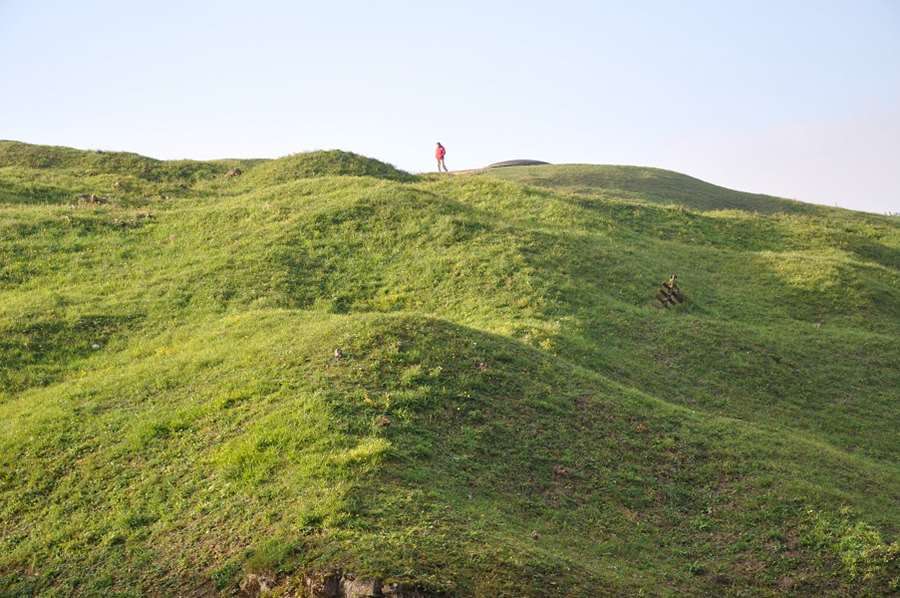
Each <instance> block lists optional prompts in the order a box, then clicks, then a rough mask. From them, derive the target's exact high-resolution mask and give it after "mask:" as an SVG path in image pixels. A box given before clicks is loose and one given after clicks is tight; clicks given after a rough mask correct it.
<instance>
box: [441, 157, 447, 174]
mask: <svg viewBox="0 0 900 598" xmlns="http://www.w3.org/2000/svg"><path fill="white" fill-rule="evenodd" d="M440 166H443V167H444V172H447V163H446V162H444V159H443V158H441V163H440Z"/></svg>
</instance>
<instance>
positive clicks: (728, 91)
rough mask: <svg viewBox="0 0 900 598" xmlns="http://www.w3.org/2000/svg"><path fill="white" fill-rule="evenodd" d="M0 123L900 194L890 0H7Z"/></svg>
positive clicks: (183, 145)
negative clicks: (605, 166) (603, 166)
mask: <svg viewBox="0 0 900 598" xmlns="http://www.w3.org/2000/svg"><path fill="white" fill-rule="evenodd" d="M0 56H2V61H0V82H2V93H0V138H5V139H18V140H22V141H28V142H32V143H48V144H58V145H70V146H75V147H81V148H99V149H110V150H114V149H115V150H130V151H136V152H139V153H143V154H147V155H151V156H154V157H159V158H184V157H186V158H198V159H201V158H216V157H276V156H280V155H284V154H287V153H292V152H296V151H302V150H310V149H323V148H343V149H349V150H353V151H356V152H360V153H364V154H367V155H371V156H375V157H377V158H380V159H383V160H386V161H389V162H392V163H394V164H396V165H397V166H400V167H401V168H405V169H408V170H411V171H423V170H427V169H431V168H433V165H432V149H433V145H434V142H435V141H437V140H440V141H442V142H443V143H444V144H445V145H446V146H447V150H448V152H447V163H448V165H449V166H450V168H451V169H458V168H472V167H478V166H482V165H485V164H487V163H489V162H494V161H497V160H504V159H510V158H518V157H529V158H539V159H543V160H548V161H551V162H557V163H561V162H589V163H616V164H640V165H650V166H658V167H662V168H670V169H673V170H677V171H681V172H685V173H687V174H691V175H694V176H697V177H700V178H703V179H705V180H708V181H711V182H715V183H718V184H722V185H725V186H729V187H733V188H739V189H744V190H749V191H757V192H763V193H771V194H775V195H782V196H787V197H794V198H797V199H802V200H805V201H813V202H817V203H825V204H829V205H834V204H838V205H842V206H845V207H851V208H856V209H863V210H868V211H877V212H885V211H900V0H869V1H862V0H860V1H846V2H828V1H824V0H823V1H816V2H775V1H773V2H761V1H754V2H727V1H724V0H717V1H709V2H701V1H693V2H692V1H686V2H674V1H672V2H599V1H593V2H591V1H583V2H576V1H566V0H559V1H555V2H530V1H524V0H519V1H516V2H512V1H510V2H467V1H457V2H436V1H432V2H423V1H405V2H404V1H390V0H384V1H379V2H374V1H372V2H362V1H345V2H322V1H314V2H313V1H310V2H304V1H295V2H288V1H284V2H274V1H271V2H270V1H266V0H257V1H256V2H240V3H238V2H233V3H231V2H223V1H215V2H212V1H209V2H202V1H194V2H188V1H184V2H174V1H173V2H167V1H164V0H157V1H154V2H126V1H121V0H120V1H106V2H101V1H92V0H84V1H81V2H54V1H40V2H38V1H26V0H0Z"/></svg>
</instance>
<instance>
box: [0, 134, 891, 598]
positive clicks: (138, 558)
mask: <svg viewBox="0 0 900 598" xmlns="http://www.w3.org/2000/svg"><path fill="white" fill-rule="evenodd" d="M4 144H5V145H0V202H2V204H0V548H2V550H0V594H3V595H48V596H53V595H58V596H64V595H65V596H68V595H86V596H87V595H97V594H100V593H102V594H104V595H122V596H132V595H134V596H137V595H159V596H168V595H173V594H179V595H198V596H200V595H215V594H217V593H219V592H221V593H224V594H229V593H231V592H232V591H233V590H235V589H236V588H237V586H238V583H239V582H240V580H241V579H242V578H243V577H244V576H245V575H246V574H248V573H262V574H265V575H268V576H271V577H273V578H274V579H275V580H276V581H277V584H278V586H277V587H278V591H280V592H282V593H286V594H291V593H294V592H296V591H299V588H300V587H301V586H302V585H303V580H304V578H305V577H308V576H312V577H315V576H317V575H319V576H320V575H323V574H325V573H327V572H329V571H332V570H336V569H340V570H342V571H346V572H350V573H352V574H355V575H357V576H360V577H367V578H371V579H379V580H383V581H385V582H386V583H389V582H404V583H409V584H412V585H414V586H417V587H419V588H421V589H422V590H424V591H427V592H428V593H429V594H433V595H438V594H441V593H443V594H445V595H454V596H456V595H462V596H466V595H477V596H545V595H566V596H586V595H622V594H639V593H641V592H643V593H646V594H651V595H676V594H685V593H686V594H693V595H710V594H721V593H723V592H724V593H729V594H746V595H749V594H752V595H758V594H764V595H765V594H770V595H774V594H782V593H784V592H792V593H796V594H805V595H822V594H832V595H841V594H859V593H871V594H879V593H883V592H886V591H890V589H891V588H892V587H893V588H894V589H896V586H897V583H898V581H897V578H898V575H900V572H898V569H897V563H898V561H897V555H898V552H900V551H898V548H897V544H896V543H893V544H892V542H893V540H894V539H895V538H896V535H897V533H898V530H900V512H898V509H897V504H900V464H898V461H897V457H896V447H897V441H898V435H897V430H898V429H900V415H898V409H897V399H898V391H897V389H898V388H900V366H898V364H900V348H898V346H897V343H896V338H898V336H900V277H898V270H900V261H898V256H900V225H898V223H897V221H896V219H889V218H884V217H878V216H873V215H866V214H859V213H854V212H848V211H843V210H830V209H825V208H818V207H815V206H809V205H806V204H797V205H798V206H799V207H798V209H796V210H774V208H772V209H770V208H771V207H772V206H775V205H776V204H767V205H768V206H769V207H766V208H764V209H756V206H755V205H751V204H746V203H742V204H740V205H741V206H743V208H744V209H734V208H735V207H736V205H735V203H734V202H735V200H734V198H735V197H736V196H735V195H734V194H735V193H736V192H730V191H727V190H722V191H721V192H720V193H721V197H720V198H719V200H720V201H721V204H717V203H716V193H718V191H716V190H717V189H719V188H715V187H712V188H704V191H703V193H705V195H703V196H702V197H701V199H699V200H698V202H699V203H697V204H696V205H695V206H694V208H696V209H693V208H691V207H686V206H685V205H680V206H679V205H662V204H670V203H682V204H687V205H688V206H690V205H691V204H690V201H691V200H692V199H693V198H695V197H700V194H699V192H698V191H697V190H696V189H695V187H692V186H691V185H693V183H690V184H688V183H685V186H684V187H681V188H679V187H678V185H679V181H682V182H683V181H684V180H689V181H693V179H689V177H684V178H683V179H679V178H677V177H675V178H672V179H671V180H670V181H669V182H668V183H667V185H669V186H671V187H672V188H674V189H675V190H676V191H677V193H675V192H673V193H668V192H666V193H665V194H663V193H662V192H661V191H660V189H661V188H660V187H659V183H658V180H657V179H654V178H652V177H651V178H650V179H649V180H648V179H647V178H646V177H642V176H633V175H634V171H629V170H625V171H622V172H619V173H617V174H616V179H615V182H614V183H609V186H604V185H606V183H604V182H603V181H604V180H607V179H604V178H602V177H601V178H597V179H592V182H591V183H590V185H589V186H584V187H583V188H579V189H576V190H573V188H572V187H573V185H571V184H570V183H571V180H570V179H567V178H566V176H568V175H565V176H563V174H561V173H560V171H559V170H554V169H558V168H559V167H549V166H547V167H534V168H540V169H550V170H541V171H538V172H539V174H540V177H542V181H543V182H542V184H541V187H538V186H535V185H534V183H535V181H534V180H529V181H527V182H528V184H522V182H521V181H519V180H515V181H510V180H503V178H501V177H500V176H495V175H494V173H489V174H487V175H485V174H473V175H463V176H457V177H438V176H433V175H429V176H423V177H413V176H411V175H407V174H406V173H402V172H401V171H397V170H395V169H393V168H392V167H390V166H388V165H383V164H382V163H378V162H377V161H372V160H370V159H367V158H362V157H359V156H355V155H353V154H346V153H338V152H332V153H318V154H314V155H309V156H307V157H304V155H299V156H295V157H289V158H285V159H281V160H282V161H279V160H275V161H240V162H238V161H221V162H218V161H217V162H209V163H204V162H197V163H194V162H190V163H187V164H189V166H190V168H187V170H179V169H181V168H182V166H181V164H182V163H177V164H174V165H173V164H172V163H169V162H159V161H150V162H146V163H145V162H144V160H148V161H149V160H150V159H149V158H146V159H145V158H140V159H138V158H133V157H131V156H134V155H131V154H128V155H125V156H126V157H127V159H126V158H123V160H125V166H123V165H122V161H121V160H118V159H116V160H112V161H111V162H106V161H105V159H103V160H99V161H96V160H95V158H96V157H95V156H92V155H90V154H89V153H82V152H79V151H78V150H68V149H65V150H60V149H57V148H43V147H41V146H27V145H25V144H16V143H14V142H4ZM23 155H24V156H27V159H25V158H22V156H23ZM132 161H134V164H135V165H136V166H135V170H133V171H132V170H130V168H131V167H130V166H128V164H131V163H132ZM86 165H88V166H86ZM234 167H239V168H241V169H242V170H243V174H241V175H240V176H236V177H235V176H232V177H228V176H225V173H226V172H227V170H228V169H229V168H234ZM529 168H532V167H529ZM585 168H588V167H585ZM601 168H602V167H601ZM84 169H89V171H85V170H84ZM148 169H151V170H152V169H157V171H158V172H163V173H167V174H165V175H164V176H163V175H159V176H156V175H154V176H149V175H147V174H146V173H147V172H148ZM514 170H515V169H513V168H510V169H503V171H502V172H503V173H504V176H505V173H507V172H513V171H514ZM360 175H362V176H360ZM510 176H512V175H510ZM529 176H531V175H529ZM535 176H537V175H535ZM557 176H559V177H560V178H558V179H557V178H555V177H557ZM604 176H606V175H604ZM678 176H681V175H678ZM514 178H515V177H514ZM710 187H711V186H710ZM667 188H668V187H667ZM91 193H93V194H95V195H99V196H101V197H103V198H105V199H106V200H107V201H106V203H93V202H85V201H79V200H78V199H77V196H78V195H81V194H91ZM679 194H680V195H679ZM677 197H681V198H685V199H684V201H681V202H678V201H673V198H677ZM740 197H741V201H742V202H745V201H755V200H753V198H752V197H750V198H747V197H743V194H740ZM760 201H762V200H760ZM773 201H775V200H773ZM777 201H782V200H777ZM783 201H787V200H783ZM717 205H720V206H721V207H724V208H729V209H727V210H724V211H722V210H716V209H715V207H716V206H717ZM785 205H794V204H793V203H792V202H789V203H788V204H785ZM671 272H678V274H679V280H680V281H681V284H682V288H683V289H684V291H685V294H686V296H687V302H686V303H685V304H683V305H681V306H678V307H676V308H673V309H669V310H665V309H660V308H658V307H657V306H656V305H655V301H654V294H655V291H656V288H657V287H658V285H659V283H660V282H661V281H662V280H663V279H665V278H666V277H667V276H668V275H669V274H670V273H671Z"/></svg>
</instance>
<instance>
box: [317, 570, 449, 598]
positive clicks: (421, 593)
mask: <svg viewBox="0 0 900 598" xmlns="http://www.w3.org/2000/svg"><path fill="white" fill-rule="evenodd" d="M305 590H306V592H307V594H306V595H307V596H308V597H309V598H437V597H438V596H439V594H435V593H432V592H426V591H425V590H422V589H421V588H417V587H415V586H413V585H410V584H404V583H387V584H386V583H384V582H382V581H381V580H378V579H367V578H362V577H357V576H355V575H353V574H351V573H342V572H341V571H332V572H330V573H326V574H321V575H311V576H307V578H306V583H305Z"/></svg>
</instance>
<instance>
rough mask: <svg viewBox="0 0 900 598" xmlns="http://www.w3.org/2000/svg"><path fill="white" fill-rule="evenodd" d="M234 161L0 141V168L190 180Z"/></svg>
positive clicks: (208, 175) (213, 173)
mask: <svg viewBox="0 0 900 598" xmlns="http://www.w3.org/2000/svg"><path fill="white" fill-rule="evenodd" d="M237 164H241V165H242V166H246V164H244V163H243V162H241V161H238V160H215V161H199V160H157V159H155V158H149V157H147V156H142V155H140V154H135V153H132V152H110V151H104V150H80V149H75V148H71V147H63V146H50V145H33V144H30V143H22V142H19V141H0V168H4V167H13V168H25V169H33V170H57V171H69V172H72V173H73V174H78V175H85V176H92V175H104V174H115V175H130V176H134V177H137V178H139V179H144V180H147V181H174V180H181V181H193V180H201V179H207V178H212V177H216V176H219V175H221V174H224V173H225V172H226V171H227V170H228V169H229V168H230V167H232V166H234V165H237Z"/></svg>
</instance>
